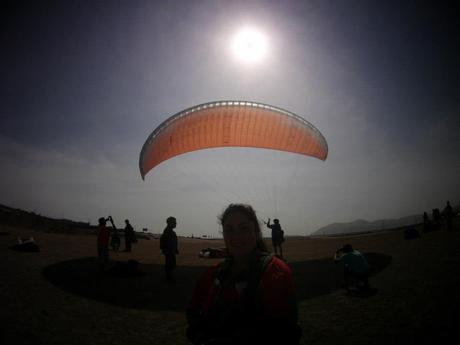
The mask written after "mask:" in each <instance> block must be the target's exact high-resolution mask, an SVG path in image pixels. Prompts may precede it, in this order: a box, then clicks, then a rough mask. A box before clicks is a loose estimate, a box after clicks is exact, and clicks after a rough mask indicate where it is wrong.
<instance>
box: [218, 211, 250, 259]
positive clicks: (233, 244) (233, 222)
mask: <svg viewBox="0 0 460 345" xmlns="http://www.w3.org/2000/svg"><path fill="white" fill-rule="evenodd" d="M222 230H223V235H224V241H225V245H226V246H227V249H228V251H229V252H230V254H232V255H233V256H234V257H244V256H246V255H248V254H249V253H251V252H252V251H253V250H254V249H255V248H256V245H257V234H256V228H255V225H254V223H253V222H252V221H251V220H249V219H248V218H247V217H246V215H245V214H244V213H241V212H235V213H231V214H230V215H228V216H227V218H226V219H225V223H223V224H222Z"/></svg>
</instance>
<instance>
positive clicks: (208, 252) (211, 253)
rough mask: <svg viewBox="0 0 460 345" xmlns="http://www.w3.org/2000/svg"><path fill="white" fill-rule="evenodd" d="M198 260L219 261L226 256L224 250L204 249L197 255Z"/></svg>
mask: <svg viewBox="0 0 460 345" xmlns="http://www.w3.org/2000/svg"><path fill="white" fill-rule="evenodd" d="M198 256H199V257H200V258H210V259H220V258H225V257H226V256H227V251H226V250H225V248H204V249H202V250H201V251H200V253H199V254H198Z"/></svg>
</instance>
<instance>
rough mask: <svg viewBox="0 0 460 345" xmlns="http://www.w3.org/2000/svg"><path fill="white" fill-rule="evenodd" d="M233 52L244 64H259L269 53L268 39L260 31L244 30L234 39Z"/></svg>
mask: <svg viewBox="0 0 460 345" xmlns="http://www.w3.org/2000/svg"><path fill="white" fill-rule="evenodd" d="M232 51H233V53H234V54H235V56H236V57H237V58H238V59H240V60H241V61H243V62H246V63H255V62H259V61H261V60H262V59H263V58H264V56H265V55H266V53H267V38H266V37H265V35H263V34H262V33H261V32H260V31H258V30H255V29H251V28H246V29H243V30H241V31H239V32H238V33H237V34H236V35H235V37H234V38H233V41H232Z"/></svg>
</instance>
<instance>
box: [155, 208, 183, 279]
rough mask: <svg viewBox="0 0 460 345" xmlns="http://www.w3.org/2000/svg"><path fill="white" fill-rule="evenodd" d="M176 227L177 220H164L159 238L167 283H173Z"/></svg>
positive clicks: (177, 252) (176, 251)
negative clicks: (163, 227)
mask: <svg viewBox="0 0 460 345" xmlns="http://www.w3.org/2000/svg"><path fill="white" fill-rule="evenodd" d="M176 226H177V220H176V218H174V217H168V219H166V228H165V229H164V231H163V234H162V235H161V237H160V249H161V252H162V253H163V255H164V256H165V274H166V280H167V281H168V282H174V281H175V279H174V276H173V271H174V269H175V268H176V254H179V251H178V249H177V235H176V233H175V232H174V229H175V228H176Z"/></svg>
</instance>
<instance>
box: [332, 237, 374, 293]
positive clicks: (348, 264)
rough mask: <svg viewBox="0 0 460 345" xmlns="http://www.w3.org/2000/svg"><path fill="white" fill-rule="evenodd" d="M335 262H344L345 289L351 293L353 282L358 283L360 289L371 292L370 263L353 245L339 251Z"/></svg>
mask: <svg viewBox="0 0 460 345" xmlns="http://www.w3.org/2000/svg"><path fill="white" fill-rule="evenodd" d="M334 261H335V262H336V263H337V262H342V263H343V266H344V275H343V278H344V288H345V289H346V290H347V291H350V287H351V286H350V285H351V284H350V283H351V281H352V280H353V281H356V282H357V283H358V284H357V287H358V288H359V289H364V290H369V288H370V287H369V271H370V267H369V263H368V262H367V260H366V258H365V257H364V255H363V254H361V253H360V252H359V251H357V250H354V249H353V247H352V246H351V244H346V245H344V246H343V247H342V248H340V249H338V250H337V251H336V252H335V255H334Z"/></svg>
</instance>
